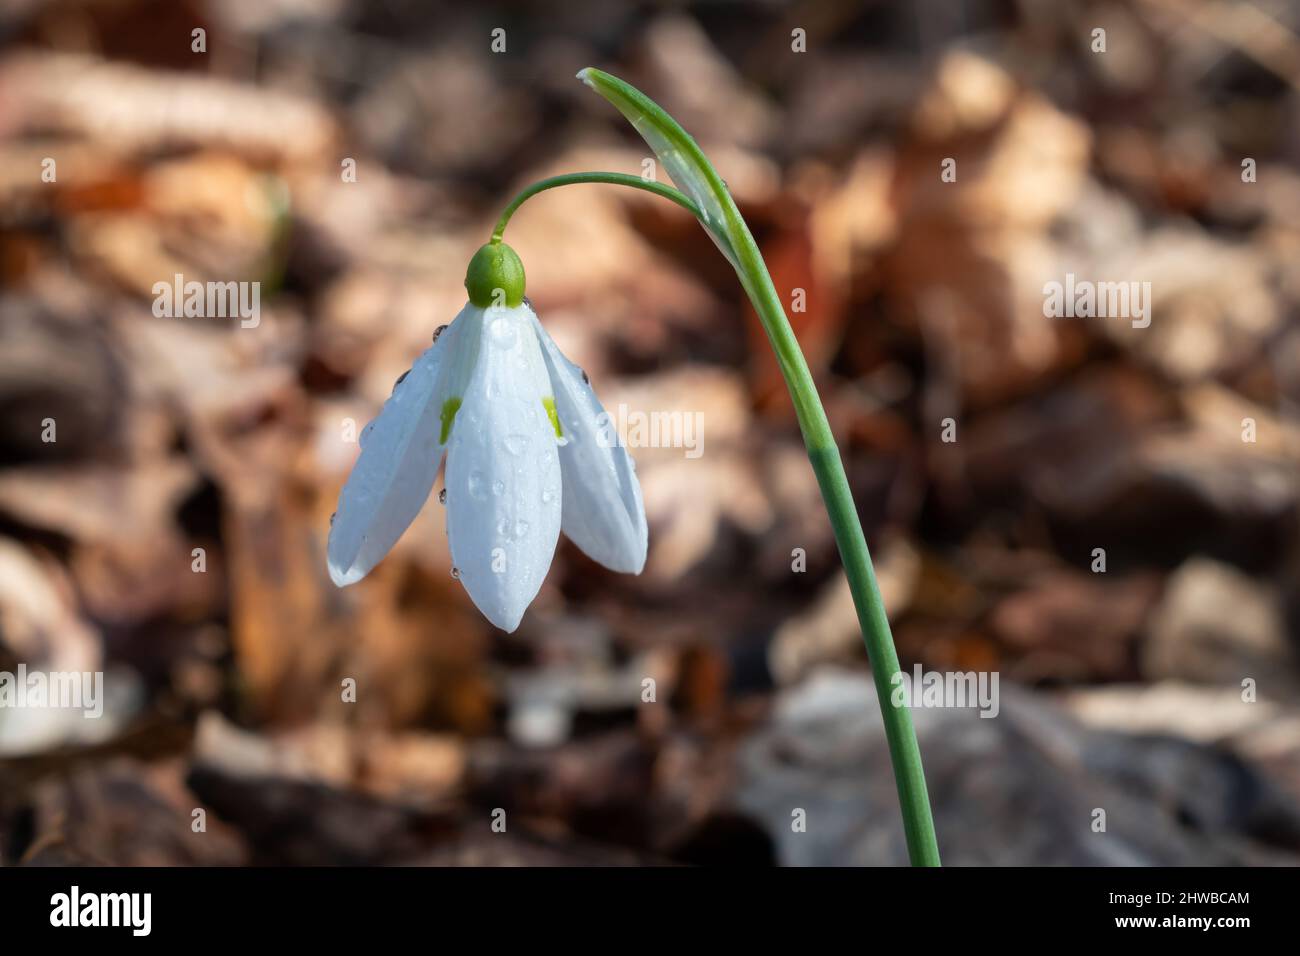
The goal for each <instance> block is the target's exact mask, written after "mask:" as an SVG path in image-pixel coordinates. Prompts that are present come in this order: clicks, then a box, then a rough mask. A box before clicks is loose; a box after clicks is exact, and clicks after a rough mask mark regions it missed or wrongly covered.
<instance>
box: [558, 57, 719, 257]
mask: <svg viewBox="0 0 1300 956" xmlns="http://www.w3.org/2000/svg"><path fill="white" fill-rule="evenodd" d="M578 79H580V80H582V82H584V83H586V84H587V85H588V86H590V87H591V88H592V89H593V90H595V91H596V92H597V93H599V94H600V95H601V96H603V97H605V99H607V100H609V101H610V103H612V104H613V105H614V106H615V108H617V109H618V111H619V112H620V113H622V114H623V115H624V116H625V117H627V120H628V122H630V123H631V124H632V126H633V127H635V129H636V131H637V132H638V133H640V134H641V137H642V138H643V139H644V140H645V141H646V143H648V144H649V146H650V148H651V149H652V150H654V152H655V155H656V156H658V157H659V162H660V163H662V164H663V167H664V169H666V170H668V175H669V176H670V177H672V180H673V183H674V184H676V186H677V188H678V189H680V190H681V191H682V192H684V193H686V195H687V196H689V197H690V198H691V199H692V200H693V201H694V202H695V205H696V206H698V207H699V210H700V219H701V222H702V223H703V224H704V228H705V229H706V230H708V233H709V235H710V236H711V237H712V238H713V241H714V242H715V243H717V246H718V248H719V249H720V250H722V254H723V255H724V256H726V257H727V260H728V261H729V262H730V263H731V264H732V265H733V266H735V267H736V268H737V269H738V268H739V263H738V262H737V260H736V254H735V251H734V248H735V243H734V241H733V239H732V230H733V229H735V228H736V223H737V222H739V221H740V216H739V213H737V212H736V207H735V203H734V202H733V201H732V199H731V196H730V195H729V194H728V193H727V186H726V184H725V183H724V182H723V181H722V177H721V176H719V175H718V171H717V170H716V169H714V168H713V166H712V165H711V164H710V163H709V161H708V160H707V159H705V157H704V153H703V151H701V149H700V147H699V146H698V145H697V144H696V142H695V140H694V139H692V138H691V136H690V134H689V133H687V132H686V130H684V129H682V128H681V126H680V125H679V124H678V122H677V121H676V120H675V119H673V118H672V117H671V116H669V115H668V114H667V113H666V112H664V110H663V108H662V107H661V106H660V105H659V104H658V103H656V102H655V101H654V100H652V99H650V97H648V96H646V95H645V94H644V93H642V92H641V91H640V90H638V89H637V88H636V87H634V86H631V85H630V84H628V83H624V82H623V81H622V80H620V79H619V78H618V77H616V76H611V75H610V74H608V73H605V72H603V71H602V70H597V69H594V68H593V67H587V68H586V69H585V70H581V71H579V73H578Z"/></svg>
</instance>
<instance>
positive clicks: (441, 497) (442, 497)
mask: <svg viewBox="0 0 1300 956" xmlns="http://www.w3.org/2000/svg"><path fill="white" fill-rule="evenodd" d="M446 503H447V489H446V488H443V489H442V491H440V492H438V504H440V505H445V504H446Z"/></svg>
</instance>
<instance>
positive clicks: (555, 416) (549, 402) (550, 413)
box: [542, 398, 564, 438]
mask: <svg viewBox="0 0 1300 956" xmlns="http://www.w3.org/2000/svg"><path fill="white" fill-rule="evenodd" d="M542 405H543V406H544V407H545V408H546V417H547V418H549V419H550V420H551V427H552V428H554V429H555V437H556V438H563V437H564V429H563V428H561V427H560V413H559V412H557V411H556V410H555V399H554V398H544V399H542Z"/></svg>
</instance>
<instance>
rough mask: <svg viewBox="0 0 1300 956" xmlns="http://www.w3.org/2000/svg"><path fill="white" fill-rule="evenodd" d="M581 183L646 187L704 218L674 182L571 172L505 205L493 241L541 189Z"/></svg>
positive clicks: (525, 191)
mask: <svg viewBox="0 0 1300 956" xmlns="http://www.w3.org/2000/svg"><path fill="white" fill-rule="evenodd" d="M580 183H609V184H612V185H615V186H631V187H632V188H633V189H644V190H645V191H646V192H648V193H654V194H655V195H656V196H663V197H664V198H665V199H671V200H672V201H673V202H675V203H677V205H679V206H681V207H682V208H683V209H685V210H686V211H687V212H689V213H690V214H691V215H692V216H694V217H695V218H696V219H699V218H701V216H700V207H699V206H697V205H695V203H693V202H691V200H690V199H689V198H688V197H686V196H684V195H683V194H682V193H680V192H678V191H677V190H676V189H673V187H672V186H665V185H664V184H663V183H657V182H654V181H653V180H651V181H646V180H644V179H642V178H641V177H640V176H632V175H629V174H628V173H569V174H567V175H565V176H552V177H551V178H550V179H543V180H540V181H539V182H535V183H533V184H532V185H531V186H529V187H528V188H527V189H525V190H524V191H523V192H521V193H520V194H519V195H518V196H516V197H515V198H514V199H513V200H512V201H511V203H510V205H509V206H506V208H505V211H504V212H502V213H501V218H500V219H498V220H497V227H496V228H495V229H493V230H492V242H494V243H496V242H500V241H501V237H502V236H504V235H505V232H506V225H507V224H508V223H509V222H510V217H511V216H513V215H514V214H515V210H516V209H518V208H519V207H520V206H522V205H523V204H524V203H526V202H527V201H528V200H530V199H532V198H533V197H534V196H536V195H537V194H538V193H540V192H545V191H546V190H548V189H554V188H555V187H556V186H574V185H578V184H580Z"/></svg>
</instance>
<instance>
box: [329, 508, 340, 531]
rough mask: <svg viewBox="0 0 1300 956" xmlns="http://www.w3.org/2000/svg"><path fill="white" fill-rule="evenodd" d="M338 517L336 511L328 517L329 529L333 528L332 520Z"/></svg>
mask: <svg viewBox="0 0 1300 956" xmlns="http://www.w3.org/2000/svg"><path fill="white" fill-rule="evenodd" d="M338 516H339V513H338V512H337V511H336V512H334V513H333V514H332V515H330V527H331V528H332V527H334V519H335V518H337V517H338Z"/></svg>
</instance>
